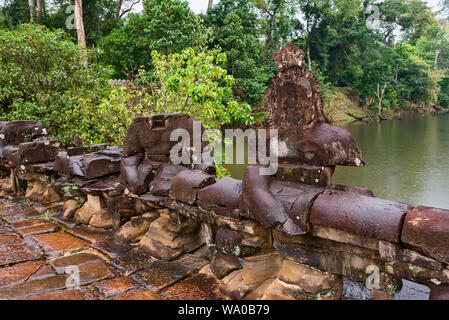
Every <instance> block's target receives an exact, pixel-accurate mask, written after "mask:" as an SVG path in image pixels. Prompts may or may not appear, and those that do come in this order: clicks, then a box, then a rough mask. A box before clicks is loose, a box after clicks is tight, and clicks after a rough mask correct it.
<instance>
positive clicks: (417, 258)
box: [397, 249, 443, 271]
mask: <svg viewBox="0 0 449 320" xmlns="http://www.w3.org/2000/svg"><path fill="white" fill-rule="evenodd" d="M397 259H398V260H399V261H402V262H407V263H411V264H415V265H417V266H421V267H425V268H429V269H433V270H437V271H441V270H442V269H443V264H442V263H440V262H438V261H436V260H434V259H432V258H429V257H426V256H423V255H421V254H419V253H418V252H415V251H413V250H409V249H401V250H400V251H399V252H398V254H397Z"/></svg>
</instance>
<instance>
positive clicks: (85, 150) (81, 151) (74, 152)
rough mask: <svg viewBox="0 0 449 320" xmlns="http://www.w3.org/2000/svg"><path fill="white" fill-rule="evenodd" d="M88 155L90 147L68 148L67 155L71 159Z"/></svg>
mask: <svg viewBox="0 0 449 320" xmlns="http://www.w3.org/2000/svg"><path fill="white" fill-rule="evenodd" d="M86 153H89V147H88V146H82V147H68V148H67V155H68V156H69V157H73V156H79V155H82V154H86Z"/></svg>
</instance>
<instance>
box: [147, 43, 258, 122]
mask: <svg viewBox="0 0 449 320" xmlns="http://www.w3.org/2000/svg"><path fill="white" fill-rule="evenodd" d="M152 57H153V65H154V77H155V81H154V83H153V84H152V89H151V92H150V94H149V95H148V97H147V101H148V105H149V108H150V110H152V112H154V113H161V112H181V113H186V114H189V115H190V116H192V117H194V118H196V119H198V120H201V121H202V122H203V125H204V126H205V127H207V128H220V127H221V126H222V125H224V124H225V125H226V124H227V125H250V124H252V123H253V122H254V117H253V116H252V115H251V107H250V106H249V105H248V104H245V103H239V102H237V101H236V100H235V98H234V96H233V94H232V85H233V83H234V78H233V77H232V75H229V74H227V72H226V70H225V69H224V68H223V67H222V66H223V65H224V64H225V63H226V55H225V54H224V53H221V52H220V51H219V50H218V49H214V50H210V51H199V50H194V49H192V48H188V49H185V50H183V51H182V52H181V53H173V54H169V55H168V56H166V55H163V54H160V53H158V52H156V51H153V53H152Z"/></svg>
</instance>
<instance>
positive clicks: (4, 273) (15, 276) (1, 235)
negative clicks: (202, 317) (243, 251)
mask: <svg viewBox="0 0 449 320" xmlns="http://www.w3.org/2000/svg"><path fill="white" fill-rule="evenodd" d="M61 205H62V204H61ZM61 205H53V206H52V207H50V208H48V207H47V208H46V207H43V206H41V205H39V204H35V203H32V202H30V201H29V200H26V199H14V198H12V197H7V196H2V197H0V299H2V300H3V299H8V300H10V299H14V300H160V299H195V300H208V299H222V298H224V297H221V296H220V295H219V294H218V291H217V288H216V287H217V282H216V279H215V278H214V277H211V276H210V274H211V273H210V271H209V267H208V261H207V260H206V259H205V258H206V256H205V248H200V249H198V250H197V251H195V252H194V253H193V254H189V255H186V256H184V257H183V258H182V259H181V260H179V261H175V262H164V261H159V260H156V259H155V258H153V257H150V256H146V255H145V254H143V253H142V252H139V251H137V248H134V247H133V246H130V245H122V244H119V243H116V242H114V241H113V240H112V234H111V233H109V232H104V231H97V230H93V229H91V228H90V229H89V228H87V227H85V226H82V225H74V224H73V223H72V224H68V223H65V222H64V220H63V219H58V218H57V213H58V211H59V210H60V209H61Z"/></svg>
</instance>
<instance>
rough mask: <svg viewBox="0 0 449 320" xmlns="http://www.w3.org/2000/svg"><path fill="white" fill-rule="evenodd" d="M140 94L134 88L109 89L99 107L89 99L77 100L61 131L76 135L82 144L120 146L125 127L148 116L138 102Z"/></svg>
mask: <svg viewBox="0 0 449 320" xmlns="http://www.w3.org/2000/svg"><path fill="white" fill-rule="evenodd" d="M143 96H144V92H142V91H141V90H138V89H137V88H136V87H135V86H133V85H131V87H124V86H120V87H116V88H113V89H112V90H111V91H110V93H109V96H108V97H106V98H104V99H103V100H102V101H101V103H100V104H96V103H95V102H94V101H92V100H91V99H89V98H87V99H84V98H82V99H79V104H78V105H77V106H76V107H75V108H74V110H73V111H72V112H70V113H68V116H67V120H68V121H67V123H66V125H65V127H64V131H65V132H66V134H68V135H69V136H71V137H72V136H75V135H78V136H79V137H80V138H81V139H83V141H84V142H85V143H86V144H94V143H103V142H108V143H110V144H113V145H118V146H120V145H122V143H123V139H124V138H125V135H126V130H127V128H128V126H129V125H130V124H131V123H132V121H133V120H134V118H136V117H139V116H143V115H146V114H148V112H147V110H146V109H145V108H144V107H143V104H142V101H141V98H142V97H143Z"/></svg>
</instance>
